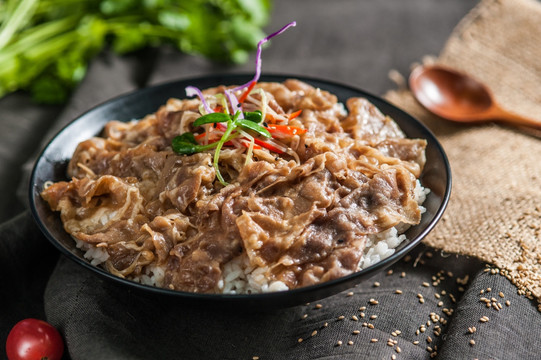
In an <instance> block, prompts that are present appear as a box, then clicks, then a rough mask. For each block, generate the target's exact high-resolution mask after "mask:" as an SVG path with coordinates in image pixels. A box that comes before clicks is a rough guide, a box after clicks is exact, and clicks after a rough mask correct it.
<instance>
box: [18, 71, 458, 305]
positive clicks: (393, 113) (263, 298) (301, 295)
mask: <svg viewBox="0 0 541 360" xmlns="http://www.w3.org/2000/svg"><path fill="white" fill-rule="evenodd" d="M251 78H252V76H251V75H221V76H209V77H202V78H194V79H187V80H182V81H176V82H171V83H167V84H163V85H159V86H154V87H149V88H145V89H142V90H139V91H136V92H133V93H130V94H127V95H123V96H120V97H118V98H115V99H112V100H110V101H107V102H105V103H104V104H101V105H99V106H97V107H95V108H94V109H92V110H90V111H88V112H87V113H85V114H83V115H81V116H80V117H78V118H77V119H75V120H73V121H72V122H71V123H70V124H69V125H67V126H66V127H65V128H64V129H62V130H61V131H60V132H59V133H58V134H57V135H56V136H55V137H54V138H53V139H52V140H51V142H50V143H49V144H48V145H47V146H46V147H45V149H44V150H43V152H42V153H41V154H40V156H39V158H38V160H37V161H36V163H35V166H34V170H33V172H32V177H31V181H30V194H29V195H30V205H31V208H32V214H33V216H34V218H35V220H36V222H37V223H38V225H39V227H40V228H41V230H42V231H43V233H44V234H45V236H46V237H47V238H48V239H49V240H50V241H51V242H52V244H53V245H54V246H56V247H57V248H58V249H59V250H60V251H61V252H62V253H63V254H64V255H66V256H67V257H69V258H70V259H72V260H73V261H75V262H76V263H77V264H79V265H81V266H83V267H85V268H87V269H88V270H89V271H92V272H94V273H96V274H98V275H99V276H102V277H104V278H106V279H109V280H111V281H113V282H116V283H117V284H122V285H125V286H128V287H130V288H131V289H137V290H141V291H144V292H146V293H151V294H155V295H158V296H168V297H178V298H182V299H185V300H188V301H190V300H194V301H197V302H202V301H203V302H215V303H221V304H227V305H240V306H269V305H270V306H291V305H297V304H303V303H306V302H310V301H314V300H317V299H321V298H324V297H327V296H330V295H333V294H336V293H338V292H341V291H343V290H346V289H348V288H351V287H353V286H354V285H356V284H358V283H359V282H361V281H363V280H365V279H367V278H369V277H370V276H372V275H373V274H374V273H375V272H378V271H382V270H383V269H385V268H387V267H389V266H390V265H391V264H393V263H395V262H396V261H398V260H399V259H400V258H402V257H403V256H404V255H405V254H407V253H408V252H409V251H410V250H412V249H413V248H414V247H415V246H416V245H418V244H419V243H420V242H421V240H422V239H423V238H424V237H425V236H426V235H427V234H428V233H429V232H430V231H431V230H432V228H433V227H434V225H436V223H437V222H438V220H439V219H440V217H441V216H442V214H443V212H444V210H445V207H446V205H447V202H448V200H449V195H450V190H451V171H450V167H449V163H448V161H447V157H446V155H445V153H444V151H443V149H442V147H441V145H440V144H439V143H438V141H437V140H436V138H435V137H434V135H433V134H432V133H431V132H430V131H429V130H428V129H427V128H426V127H425V126H424V125H423V124H421V123H420V122H419V121H417V120H416V119H414V118H413V117H412V116H410V115H408V114H407V113H405V112H403V111H401V110H400V109H398V108H396V107H395V106H393V105H391V104H389V103H387V102H386V101H384V100H382V99H380V98H378V97H376V96H373V95H371V94H368V93H366V92H364V91H362V90H358V89H355V88H352V87H348V86H344V85H340V84H336V83H333V82H328V81H322V80H317V79H311V78H302V77H298V76H283V75H271V76H263V77H262V78H261V81H278V82H281V81H284V80H286V79H287V78H298V79H300V80H303V81H305V82H307V83H309V84H312V85H313V86H315V87H319V88H321V89H323V90H327V91H329V92H331V93H333V94H335V95H337V96H338V99H339V101H342V102H345V101H346V99H348V98H350V97H359V96H361V97H365V98H367V99H368V100H369V101H371V102H372V103H373V104H374V105H376V106H377V107H378V108H379V109H380V110H381V111H382V112H383V113H384V114H386V115H388V116H390V117H392V118H393V119H394V120H395V121H396V122H397V123H398V125H399V126H400V127H401V128H402V130H403V131H404V132H405V133H406V134H407V136H408V137H411V138H423V139H426V140H427V141H428V146H427V149H426V157H427V162H426V167H425V169H424V171H423V173H422V176H421V182H422V184H423V185H424V186H425V187H428V188H430V190H431V192H430V194H429V195H428V197H427V199H426V201H425V203H424V204H423V206H425V207H426V213H425V214H423V217H422V220H421V223H420V224H419V225H417V226H414V227H411V228H410V229H409V230H408V231H407V232H406V236H407V238H408V240H407V241H405V242H403V243H402V244H400V246H399V247H398V248H397V249H396V252H395V253H394V254H393V255H392V256H390V257H388V258H386V259H384V260H382V261H381V262H379V263H377V264H374V265H372V266H370V267H369V268H366V269H363V270H361V271H359V272H357V273H354V274H351V275H349V276H345V277H343V278H340V279H337V280H333V281H329V282H325V283H322V284H318V285H313V286H308V287H304V288H300V289H294V290H290V291H284V292H275V293H266V294H250V295H222V294H196V293H188V292H179V291H173V290H169V289H161V288H156V287H152V286H146V285H141V284H139V283H136V282H133V281H130V280H125V279H121V278H119V277H116V276H114V275H112V274H110V273H108V272H106V271H105V270H103V269H101V268H99V267H95V266H93V265H91V264H90V263H89V262H88V261H87V260H86V259H84V257H83V253H82V252H81V251H80V250H79V249H77V248H76V247H75V242H74V241H73V239H72V238H71V237H70V235H68V234H67V233H66V232H65V231H64V229H63V227H62V223H61V221H60V217H59V214H58V213H53V212H52V211H51V210H50V208H49V206H48V204H47V203H46V202H45V201H44V200H43V199H42V198H41V197H40V195H39V193H40V192H41V190H42V189H43V184H44V183H45V182H46V181H54V182H56V181H61V180H66V179H67V175H66V167H67V164H68V162H69V159H70V158H71V156H72V154H73V152H74V150H75V148H76V146H77V144H78V143H79V142H81V141H83V140H85V139H88V138H90V137H92V136H95V135H96V134H98V133H100V131H101V130H102V128H103V126H104V125H105V123H106V122H108V121H110V120H113V119H114V120H121V121H129V120H133V119H140V118H142V117H144V116H145V115H147V114H150V113H153V112H155V111H156V110H157V109H158V108H159V107H160V106H161V105H163V104H164V103H165V102H166V101H167V99H169V98H171V97H176V98H184V97H185V93H184V89H185V87H186V86H188V85H193V86H197V87H199V88H201V89H205V88H208V87H213V86H217V85H221V84H224V85H234V84H244V83H246V82H248V81H249V80H251Z"/></svg>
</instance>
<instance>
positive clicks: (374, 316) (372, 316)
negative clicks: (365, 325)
mask: <svg viewBox="0 0 541 360" xmlns="http://www.w3.org/2000/svg"><path fill="white" fill-rule="evenodd" d="M377 318H378V316H377V315H371V316H370V320H374V319H377Z"/></svg>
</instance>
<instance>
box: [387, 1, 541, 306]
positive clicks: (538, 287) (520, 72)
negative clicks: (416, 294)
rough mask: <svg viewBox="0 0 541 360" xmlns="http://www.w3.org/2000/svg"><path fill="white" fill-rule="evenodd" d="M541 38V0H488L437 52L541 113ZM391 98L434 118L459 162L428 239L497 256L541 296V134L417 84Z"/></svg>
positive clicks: (510, 104) (509, 101) (529, 292)
mask: <svg viewBox="0 0 541 360" xmlns="http://www.w3.org/2000/svg"><path fill="white" fill-rule="evenodd" d="M540 44H541V2H538V1H534V0H499V1H498V0H482V1H480V3H479V4H478V5H477V6H476V7H475V8H474V9H473V10H472V11H471V12H470V13H469V14H468V15H467V16H466V17H465V18H464V19H463V20H462V21H461V22H460V23H459V25H458V26H457V27H456V29H455V30H454V31H453V33H452V34H451V36H450V38H449V40H448V42H447V43H446V45H445V47H444V49H443V50H442V52H441V54H440V55H439V56H438V57H437V58H435V59H433V61H435V62H436V63H440V64H443V65H447V66H451V67H454V68H457V69H460V70H462V71H465V72H468V73H470V74H473V75H474V76H475V77H476V78H478V79H479V80H482V81H484V82H485V83H487V84H488V86H489V87H490V88H492V90H493V92H494V95H495V97H496V99H497V101H498V102H500V103H501V104H502V106H504V107H505V108H507V109H508V110H510V111H513V112H516V113H520V114H523V115H529V116H530V117H533V118H536V119H539V120H540V121H541V46H540ZM426 61H427V59H425V60H424V62H426ZM386 98H387V99H388V100H389V101H391V102H393V103H395V104H396V105H398V106H399V107H401V108H403V109H404V110H406V111H408V112H409V113H411V114H412V115H414V116H416V117H417V118H418V119H419V120H421V121H423V122H424V123H425V124H426V125H427V126H428V127H429V128H431V130H432V131H433V132H434V133H435V134H436V136H437V137H438V139H439V140H440V141H441V143H442V145H443V147H444V148H445V151H446V152H447V155H448V157H449V161H450V163H451V168H452V175H453V189H452V195H451V201H450V203H449V207H448V208H447V210H446V213H445V215H444V217H443V219H442V221H441V222H440V223H439V224H438V225H437V226H436V228H435V229H434V231H433V232H432V233H431V234H430V236H429V237H427V238H426V240H425V242H426V244H428V245H430V246H433V247H435V248H437V249H441V250H443V251H445V252H453V253H459V254H463V255H469V256H474V257H477V258H479V259H481V260H483V261H486V262H488V263H491V264H493V265H495V266H496V267H498V268H499V269H500V270H499V272H500V274H502V275H504V276H506V277H507V278H508V279H510V280H511V281H512V282H513V283H514V284H515V285H517V287H518V292H519V294H524V295H526V296H528V297H529V298H537V300H538V301H539V302H541V138H537V137H535V136H532V135H531V133H528V132H525V131H522V130H517V129H513V128H509V127H505V126H501V125H496V124H486V125H475V126H471V125H464V124H456V123H451V122H448V121H445V120H443V119H441V118H438V117H436V116H434V115H431V114H429V113H428V112H427V111H426V110H424V109H423V108H422V107H421V106H420V105H419V104H418V103H417V102H416V100H415V99H414V98H413V96H412V94H411V93H410V92H409V91H408V90H407V89H399V90H395V91H391V92H389V93H388V94H386ZM540 306H541V305H540Z"/></svg>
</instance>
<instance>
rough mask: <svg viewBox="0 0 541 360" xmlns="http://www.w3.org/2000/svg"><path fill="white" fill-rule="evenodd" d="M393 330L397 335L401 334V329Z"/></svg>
mask: <svg viewBox="0 0 541 360" xmlns="http://www.w3.org/2000/svg"><path fill="white" fill-rule="evenodd" d="M394 332H395V333H397V335H400V334H402V331H400V330H395V331H394Z"/></svg>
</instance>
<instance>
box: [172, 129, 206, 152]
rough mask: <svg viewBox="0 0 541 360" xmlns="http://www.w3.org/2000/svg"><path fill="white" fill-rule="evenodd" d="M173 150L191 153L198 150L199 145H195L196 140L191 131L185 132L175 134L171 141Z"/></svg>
mask: <svg viewBox="0 0 541 360" xmlns="http://www.w3.org/2000/svg"><path fill="white" fill-rule="evenodd" d="M171 147H172V148H173V151H174V152H176V153H177V154H183V155H191V154H195V153H196V152H199V151H200V150H199V149H198V148H199V147H200V145H197V141H196V140H195V137H194V136H193V134H192V133H190V132H186V133H184V134H182V135H179V136H176V137H175V138H173V140H172V142H171Z"/></svg>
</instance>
